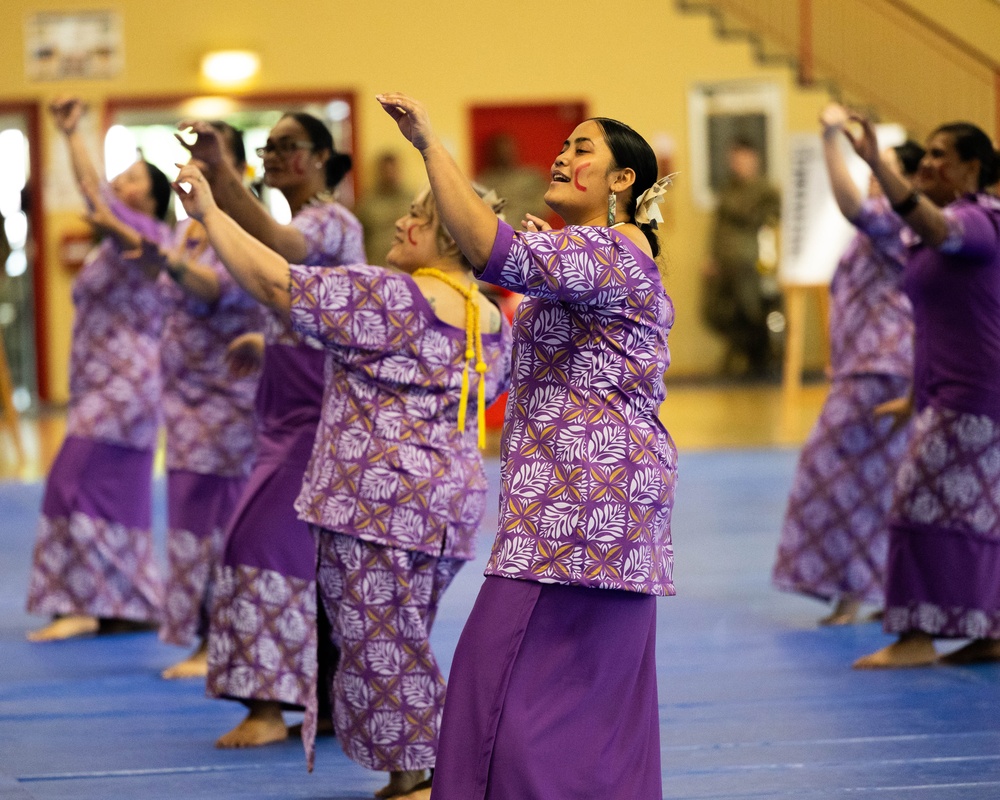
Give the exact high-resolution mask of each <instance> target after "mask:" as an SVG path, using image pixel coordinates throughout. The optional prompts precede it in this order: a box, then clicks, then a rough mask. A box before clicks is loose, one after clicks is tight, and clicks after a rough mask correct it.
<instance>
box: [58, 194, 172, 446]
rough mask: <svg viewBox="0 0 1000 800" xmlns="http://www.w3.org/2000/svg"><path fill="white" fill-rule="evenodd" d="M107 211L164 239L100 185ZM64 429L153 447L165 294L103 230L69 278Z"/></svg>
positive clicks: (164, 233) (160, 228)
mask: <svg viewBox="0 0 1000 800" xmlns="http://www.w3.org/2000/svg"><path fill="white" fill-rule="evenodd" d="M102 193H103V195H104V199H105V201H106V202H107V203H108V205H109V207H110V209H111V211H112V213H113V214H114V215H115V216H116V217H118V218H119V219H120V220H121V221H122V222H124V223H125V224H127V225H129V226H131V227H132V228H134V229H135V230H136V231H137V232H138V233H139V234H140V235H142V236H143V237H144V238H146V239H149V240H150V241H152V242H156V243H157V244H162V243H164V242H165V241H166V239H167V237H168V236H169V235H170V229H169V228H168V227H167V226H166V225H164V224H163V223H162V222H159V221H158V220H155V219H153V218H151V217H148V216H146V215H145V214H142V213H140V212H138V211H134V210H133V209H131V208H129V207H128V206H126V205H125V204H124V203H123V202H122V201H121V200H119V199H118V197H117V196H116V195H115V194H114V192H112V191H111V189H110V187H108V186H106V185H105V186H103V187H102ZM73 305H74V306H75V307H76V316H75V318H74V320H73V340H72V346H71V349H70V357H69V396H70V401H69V414H68V417H67V421H66V434H67V435H68V436H82V437H86V438H88V439H96V440H99V441H103V442H110V443H113V444H120V445H125V446H126V447H134V448H136V449H139V450H152V449H153V448H155V447H156V435H157V429H158V428H159V421H160V333H161V331H162V330H163V319H164V314H163V298H162V296H161V293H160V289H159V287H158V286H157V283H156V281H152V280H150V279H149V278H148V277H147V276H146V275H145V274H144V273H143V272H142V270H140V269H138V268H137V267H136V266H134V265H132V264H129V263H128V262H127V261H124V260H123V259H122V252H121V248H120V247H119V245H118V244H117V243H116V242H115V241H114V240H113V239H112V237H110V236H109V237H106V238H105V239H104V241H103V242H101V244H100V245H99V246H98V247H96V248H95V249H94V250H92V251H91V252H90V253H89V254H88V256H87V259H86V261H85V262H84V265H83V268H82V269H81V270H80V273H79V274H78V275H77V276H76V280H74V281H73Z"/></svg>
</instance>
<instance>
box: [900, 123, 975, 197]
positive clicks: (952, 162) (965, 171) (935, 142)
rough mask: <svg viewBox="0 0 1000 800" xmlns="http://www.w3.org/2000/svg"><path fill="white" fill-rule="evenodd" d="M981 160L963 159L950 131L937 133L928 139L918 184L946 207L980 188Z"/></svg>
mask: <svg viewBox="0 0 1000 800" xmlns="http://www.w3.org/2000/svg"><path fill="white" fill-rule="evenodd" d="M978 180H979V161H977V160H976V159H972V160H970V161H962V159H961V158H960V157H959V155H958V150H956V149H955V139H954V137H953V136H952V135H951V134H950V133H935V134H934V135H932V136H931V138H930V139H929V140H928V142H927V152H926V153H925V154H924V157H923V158H922V159H921V161H920V167H919V169H917V175H916V177H915V179H914V185H915V186H916V187H917V188H918V189H919V190H920V191H921V192H923V193H924V194H925V195H927V197H928V198H929V199H930V200H931V201H932V202H933V203H935V204H937V205H939V206H946V205H948V203H951V202H952V201H954V200H955V199H956V198H957V197H959V196H960V195H963V194H965V193H967V192H974V191H976V188H977V185H978Z"/></svg>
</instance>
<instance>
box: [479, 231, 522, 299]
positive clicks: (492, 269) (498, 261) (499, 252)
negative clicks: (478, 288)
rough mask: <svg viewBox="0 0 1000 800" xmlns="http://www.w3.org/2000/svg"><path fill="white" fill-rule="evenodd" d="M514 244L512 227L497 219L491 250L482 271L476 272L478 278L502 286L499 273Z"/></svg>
mask: <svg viewBox="0 0 1000 800" xmlns="http://www.w3.org/2000/svg"><path fill="white" fill-rule="evenodd" d="M513 244H514V229H513V228H512V227H511V226H510V225H509V224H507V223H506V222H504V221H503V220H502V219H498V220H497V236H496V238H495V239H494V240H493V250H492V251H490V260H489V261H487V262H486V266H485V267H483V271H482V272H480V273H479V274H478V277H479V279H480V280H482V281H485V282H486V283H492V284H493V285H494V286H502V285H503V284H502V283H501V282H500V273H501V272H502V271H503V265H504V264H506V263H507V256H508V254H509V253H510V248H511V246H512V245H513Z"/></svg>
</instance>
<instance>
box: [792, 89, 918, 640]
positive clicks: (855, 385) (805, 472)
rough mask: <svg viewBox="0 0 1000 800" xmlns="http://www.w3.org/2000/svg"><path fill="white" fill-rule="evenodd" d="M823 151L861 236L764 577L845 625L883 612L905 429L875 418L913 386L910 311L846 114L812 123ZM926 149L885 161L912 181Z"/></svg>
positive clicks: (836, 294)
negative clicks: (853, 163)
mask: <svg viewBox="0 0 1000 800" xmlns="http://www.w3.org/2000/svg"><path fill="white" fill-rule="evenodd" d="M820 122H821V124H822V126H823V153H824V157H825V160H826V166H827V171H828V173H829V175H830V185H831V186H832V187H833V195H834V198H835V199H836V201H837V205H838V207H839V208H840V211H841V213H843V215H844V216H845V217H846V218H847V219H848V220H849V221H850V222H851V223H852V224H853V225H854V226H855V227H856V228H857V229H858V233H857V234H856V236H855V237H854V240H853V241H852V242H851V244H850V246H849V247H848V248H847V251H846V252H845V253H844V255H843V257H842V258H841V259H840V263H839V265H838V266H837V270H836V272H835V273H834V276H833V281H832V282H831V284H830V295H831V302H830V366H831V379H832V380H831V384H830V391H829V393H828V395H827V398H826V401H825V402H824V404H823V410H822V412H821V413H820V417H819V419H818V420H817V422H816V425H815V426H814V427H813V430H812V432H811V433H810V434H809V439H808V440H807V441H806V444H805V446H804V447H803V449H802V453H801V455H800V456H799V463H798V467H797V469H796V472H795V482H794V483H793V485H792V491H791V496H790V497H789V500H788V510H787V511H786V513H785V522H784V526H783V528H782V532H781V540H780V542H779V543H778V556H777V560H776V563H775V565H774V572H773V575H772V579H773V581H774V584H775V586H777V587H778V588H779V589H783V590H785V591H791V592H799V593H801V594H805V595H808V596H810V597H816V598H819V599H821V600H825V601H827V602H831V603H834V608H833V609H832V611H831V613H830V614H829V615H828V616H826V617H824V618H823V619H821V620H820V624H822V625H846V624H850V623H852V622H854V621H856V619H857V618H858V612H859V610H860V607H861V605H862V603H870V604H874V605H877V606H878V607H879V608H881V607H882V605H883V603H884V601H885V559H886V553H887V551H888V538H889V530H888V520H887V519H886V515H887V514H888V512H889V503H890V501H891V500H892V479H893V478H894V477H895V475H896V470H897V468H898V467H899V464H900V461H901V460H902V457H903V453H904V452H905V450H906V445H907V441H908V440H909V426H907V425H896V424H894V421H893V420H892V419H889V418H887V417H885V416H877V412H878V409H879V406H881V404H883V403H886V402H889V401H891V400H894V399H895V398H897V397H899V396H901V395H904V394H906V393H907V392H908V391H909V388H910V382H911V380H912V376H913V312H912V309H911V308H910V301H909V300H908V299H907V298H906V295H905V294H904V293H903V288H902V286H901V285H900V279H901V277H902V272H903V266H904V264H905V262H906V248H905V246H904V244H903V240H902V238H901V236H900V234H901V233H902V230H903V222H902V220H900V219H899V217H898V216H896V215H895V214H894V213H893V212H892V209H891V208H890V207H889V203H888V201H886V199H885V195H884V194H883V193H882V190H881V187H880V186H879V184H878V181H876V180H875V179H874V178H872V180H871V187H870V189H869V193H868V197H867V198H865V197H864V196H863V195H862V193H861V191H860V190H859V189H858V187H857V185H856V184H855V183H854V179H853V178H852V177H851V174H850V172H849V171H848V169H847V164H846V161H845V159H844V154H843V151H842V149H841V145H842V143H843V142H844V133H843V131H844V128H845V126H846V125H847V123H848V115H847V111H846V110H845V109H844V108H843V107H842V106H840V105H837V104H830V105H829V106H827V107H826V108H825V109H824V110H823V113H822V115H821V116H820ZM923 154H924V150H923V148H922V147H920V146H919V145H918V144H916V143H914V142H907V143H906V144H904V145H900V146H899V147H895V148H890V149H888V150H886V151H885V152H884V153H883V158H884V159H885V160H886V161H887V162H888V163H889V164H891V165H892V167H893V169H896V170H897V171H899V172H901V173H902V174H903V175H905V176H906V177H907V178H912V177H913V175H914V174H915V173H916V171H917V167H918V166H919V164H920V159H921V158H922V157H923Z"/></svg>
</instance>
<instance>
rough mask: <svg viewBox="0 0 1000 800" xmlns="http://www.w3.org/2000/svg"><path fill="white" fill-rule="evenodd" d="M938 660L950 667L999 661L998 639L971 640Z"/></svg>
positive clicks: (999, 648) (999, 644)
mask: <svg viewBox="0 0 1000 800" xmlns="http://www.w3.org/2000/svg"><path fill="white" fill-rule="evenodd" d="M938 660H939V661H940V663H942V664H949V665H951V666H961V665H963V664H982V663H984V662H987V661H1000V639H973V640H972V641H971V642H969V643H968V644H967V645H965V647H960V648H958V650H956V651H955V652H954V653H948V655H946V656H941V658H940V659H938Z"/></svg>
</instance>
